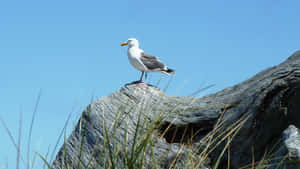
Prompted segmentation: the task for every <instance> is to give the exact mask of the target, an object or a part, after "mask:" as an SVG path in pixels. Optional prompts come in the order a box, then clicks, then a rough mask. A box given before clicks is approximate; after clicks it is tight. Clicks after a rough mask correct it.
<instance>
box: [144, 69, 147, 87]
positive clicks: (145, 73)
mask: <svg viewBox="0 0 300 169" xmlns="http://www.w3.org/2000/svg"><path fill="white" fill-rule="evenodd" d="M144 83H145V85H147V72H146V73H145V82H144Z"/></svg>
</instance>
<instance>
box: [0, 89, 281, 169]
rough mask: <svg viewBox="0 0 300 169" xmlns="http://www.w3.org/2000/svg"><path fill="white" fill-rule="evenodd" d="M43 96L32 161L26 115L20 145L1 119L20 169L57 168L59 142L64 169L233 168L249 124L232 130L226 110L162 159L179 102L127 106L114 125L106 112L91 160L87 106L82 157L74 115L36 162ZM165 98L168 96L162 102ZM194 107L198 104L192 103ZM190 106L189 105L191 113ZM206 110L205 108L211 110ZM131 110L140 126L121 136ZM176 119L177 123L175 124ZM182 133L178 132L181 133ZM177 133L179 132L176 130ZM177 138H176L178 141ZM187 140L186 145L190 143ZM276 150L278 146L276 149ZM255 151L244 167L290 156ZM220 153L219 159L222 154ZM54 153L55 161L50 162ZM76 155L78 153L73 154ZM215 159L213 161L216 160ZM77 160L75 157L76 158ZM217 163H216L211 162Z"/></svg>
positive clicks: (254, 167)
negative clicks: (70, 134) (69, 130)
mask: <svg viewBox="0 0 300 169" xmlns="http://www.w3.org/2000/svg"><path fill="white" fill-rule="evenodd" d="M40 96H41V94H40V93H39V95H38V99H37V102H36V106H35V109H34V111H33V115H32V121H31V124H30V131H29V140H28V144H27V156H26V157H27V158H26V159H25V158H24V156H22V154H21V153H20V149H21V136H22V130H21V129H22V113H20V120H19V134H18V141H17V142H16V141H15V139H14V137H13V136H12V134H11V132H10V130H9V129H8V128H7V126H6V124H5V122H4V120H3V119H2V118H1V117H0V122H1V124H2V125H3V126H4V128H5V129H6V133H7V134H8V135H9V137H10V139H11V142H12V143H13V145H14V147H15V149H16V150H17V159H16V168H17V169H19V168H20V162H21V164H22V166H23V167H25V168H26V169H31V168H34V162H35V158H40V159H41V160H42V161H43V162H44V166H42V168H44V169H52V162H53V157H54V154H55V151H56V149H57V147H58V143H59V140H61V139H62V137H63V136H64V137H63V140H64V144H63V146H62V149H61V150H62V155H61V159H60V163H59V164H58V165H59V166H60V167H61V168H64V169H71V168H76V169H90V168H107V169H120V168H123V169H144V168H147V169H148V168H151V169H156V168H168V169H173V168H174V169H176V168H178V169H197V168H201V167H203V166H206V165H211V166H212V168H213V169H218V168H220V167H221V165H222V168H227V169H229V168H230V166H231V164H230V161H231V159H230V153H231V152H230V151H231V148H230V145H231V143H232V141H233V140H234V138H235V137H236V136H237V135H238V133H239V131H240V130H241V129H242V127H243V125H244V124H245V123H246V122H247V120H248V118H249V117H247V116H243V117H241V118H240V119H239V120H237V121H236V122H235V123H233V124H231V125H229V126H226V125H225V123H224V121H222V120H221V119H222V117H223V114H224V112H225V110H226V109H225V110H224V111H223V112H222V114H221V115H220V117H219V119H218V120H217V121H216V124H215V125H214V128H213V129H212V130H211V131H210V132H209V133H208V134H206V136H205V137H203V138H202V139H201V140H200V141H198V142H197V143H194V142H193V140H194V137H195V136H196V135H197V133H198V131H195V132H194V135H192V136H190V138H189V140H188V141H186V140H185V139H186V138H184V135H185V132H187V130H188V129H187V128H186V130H184V132H183V133H182V138H181V144H176V145H172V144H169V149H165V150H164V151H165V153H164V155H163V156H161V157H158V156H157V155H156V154H155V153H156V151H157V150H158V148H159V147H158V146H159V145H160V143H161V142H163V141H164V136H165V134H166V133H167V131H169V129H170V128H172V127H173V126H172V123H170V124H169V126H167V127H166V128H165V129H164V131H159V129H160V128H161V126H162V124H163V122H164V120H165V119H166V118H168V117H169V116H170V115H171V114H172V113H173V112H175V110H176V109H177V107H178V106H179V104H177V105H175V106H174V109H173V110H172V111H170V112H168V111H166V107H162V108H161V109H160V110H161V111H160V112H153V111H154V110H155V108H156V107H155V106H160V105H150V104H149V103H147V100H145V101H143V102H141V103H140V106H137V107H128V106H127V104H125V105H122V106H120V107H119V109H118V111H117V112H116V115H115V118H114V121H113V123H112V124H108V123H107V121H106V120H105V119H106V117H105V114H104V112H103V114H102V120H103V121H102V131H101V133H102V134H103V138H102V139H98V140H97V141H96V143H95V145H94V148H93V149H92V151H91V152H89V154H90V156H89V157H86V156H83V154H84V153H85V151H86V147H85V145H86V143H87V141H88V140H87V134H88V132H89V131H88V126H89V117H90V112H91V111H90V107H88V108H87V111H86V116H85V117H84V116H83V115H82V118H81V120H80V121H79V124H78V125H77V128H78V135H79V142H78V144H77V145H76V153H77V154H76V156H75V158H71V157H70V155H69V154H68V147H67V136H66V127H67V125H68V123H69V119H70V115H71V114H70V115H69V117H68V119H67V120H66V123H65V126H64V128H63V129H62V131H61V133H60V135H59V137H58V138H59V139H58V141H57V143H56V146H55V148H54V150H53V151H52V153H50V152H48V153H47V154H46V155H41V154H39V153H38V152H36V153H35V154H34V156H33V159H29V157H30V142H31V134H32V130H33V126H34V120H35V116H36V112H37V108H38V105H39V101H40ZM161 99H162V98H161ZM190 104H192V102H191V103H190ZM188 107H189V106H187V109H188ZM205 108H206V107H203V109H205ZM125 109H129V110H130V112H136V114H135V115H137V121H136V125H135V128H134V129H133V130H131V129H126V130H124V133H123V137H120V135H118V134H119V132H120V131H119V127H120V126H122V125H123V126H128V124H129V123H130V122H131V117H130V115H129V114H126V113H124V112H125ZM185 111H186V110H182V111H181V112H179V114H180V113H184V112H185ZM150 113H155V114H156V116H155V117H154V118H153V119H152V121H149V120H148V116H149V114H150ZM175 120H176V118H175V119H174V121H175ZM175 131H176V130H175ZM174 134H178V133H176V132H174ZM173 138H175V136H174V137H173ZM184 140H185V141H184ZM274 147H275V146H274ZM172 148H177V151H176V153H175V154H174V153H173V156H172V157H171V158H170V157H169V155H170V154H172V152H171V149H172ZM250 151H252V157H249V158H252V162H251V163H250V164H248V165H246V166H244V167H241V169H250V168H251V169H263V168H268V167H270V166H277V167H278V168H279V166H280V165H281V164H283V163H284V162H285V159H286V157H283V158H282V160H280V161H279V162H274V160H276V159H274V154H272V153H271V152H273V150H272V151H269V152H267V151H266V153H265V154H264V156H263V157H262V158H261V160H260V161H255V160H254V159H255V153H254V150H250ZM216 152H217V155H216ZM48 155H50V159H48V158H49V157H48ZM73 155H74V154H73ZM225 155H227V164H224V157H225ZM212 156H214V158H213V159H211V157H212ZM73 157H74V156H73ZM211 160H212V164H208V163H209V161H211Z"/></svg>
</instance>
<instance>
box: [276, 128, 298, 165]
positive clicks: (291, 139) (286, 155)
mask: <svg viewBox="0 0 300 169" xmlns="http://www.w3.org/2000/svg"><path fill="white" fill-rule="evenodd" d="M274 159H276V160H275V161H274V163H275V164H277V165H274V166H272V167H271V169H275V168H278V169H284V168H288V169H299V167H300V130H299V129H297V128H296V127H295V126H294V125H290V126H289V127H288V128H287V129H286V130H284V132H283V133H282V143H281V146H280V148H279V149H278V151H277V152H276V153H275V155H274ZM280 164H281V165H280ZM278 165H280V167H278Z"/></svg>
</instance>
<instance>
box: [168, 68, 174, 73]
mask: <svg viewBox="0 0 300 169" xmlns="http://www.w3.org/2000/svg"><path fill="white" fill-rule="evenodd" d="M166 72H167V73H173V74H175V70H174V69H170V68H167V70H166Z"/></svg>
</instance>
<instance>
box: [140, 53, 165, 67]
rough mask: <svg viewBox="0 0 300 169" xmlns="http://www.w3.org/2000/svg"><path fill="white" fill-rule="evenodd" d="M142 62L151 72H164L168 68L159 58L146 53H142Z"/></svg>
mask: <svg viewBox="0 0 300 169" xmlns="http://www.w3.org/2000/svg"><path fill="white" fill-rule="evenodd" d="M140 59H141V61H142V62H143V64H144V65H145V66H146V67H147V69H149V70H158V71H163V70H165V69H166V66H165V65H164V64H163V63H162V62H161V61H159V60H158V59H157V57H155V56H152V55H150V54H148V53H146V52H142V53H141V58H140Z"/></svg>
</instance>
